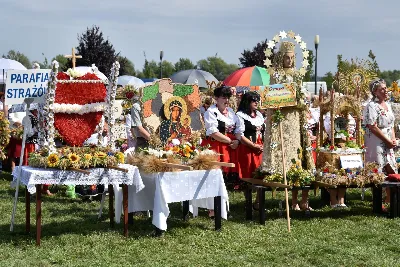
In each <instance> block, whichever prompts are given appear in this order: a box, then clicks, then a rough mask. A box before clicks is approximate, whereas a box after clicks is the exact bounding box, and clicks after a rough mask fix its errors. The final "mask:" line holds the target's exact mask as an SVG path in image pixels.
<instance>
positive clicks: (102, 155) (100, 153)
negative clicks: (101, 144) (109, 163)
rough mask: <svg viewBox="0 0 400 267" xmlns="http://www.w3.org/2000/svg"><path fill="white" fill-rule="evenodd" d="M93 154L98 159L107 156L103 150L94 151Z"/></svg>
mask: <svg viewBox="0 0 400 267" xmlns="http://www.w3.org/2000/svg"><path fill="white" fill-rule="evenodd" d="M94 155H95V157H97V158H99V159H104V158H106V157H107V154H106V153H104V152H101V151H99V152H96V153H95V154H94Z"/></svg>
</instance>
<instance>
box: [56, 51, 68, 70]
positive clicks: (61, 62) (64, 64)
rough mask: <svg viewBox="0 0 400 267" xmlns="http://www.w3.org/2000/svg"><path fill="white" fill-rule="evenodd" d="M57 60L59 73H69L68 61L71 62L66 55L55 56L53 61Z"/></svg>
mask: <svg viewBox="0 0 400 267" xmlns="http://www.w3.org/2000/svg"><path fill="white" fill-rule="evenodd" d="M53 60H57V62H58V66H59V67H58V71H67V70H68V64H69V63H68V61H70V60H69V59H68V58H66V57H65V56H64V55H61V54H59V55H57V56H55V57H54V58H53V59H52V60H51V61H53Z"/></svg>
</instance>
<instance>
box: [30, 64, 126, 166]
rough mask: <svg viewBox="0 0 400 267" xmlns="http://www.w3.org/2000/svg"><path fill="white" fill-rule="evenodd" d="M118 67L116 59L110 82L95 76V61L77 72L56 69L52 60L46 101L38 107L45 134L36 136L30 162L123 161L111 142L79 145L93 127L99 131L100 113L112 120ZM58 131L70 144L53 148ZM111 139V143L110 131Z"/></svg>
mask: <svg viewBox="0 0 400 267" xmlns="http://www.w3.org/2000/svg"><path fill="white" fill-rule="evenodd" d="M118 70H119V63H118V62H115V63H114V64H113V67H112V69H111V79H110V83H109V82H108V81H105V80H101V79H100V78H98V76H97V75H96V73H97V71H98V70H97V68H96V67H95V66H94V65H92V71H93V73H80V72H78V71H76V70H75V69H69V70H68V71H67V73H62V72H60V73H58V63H57V61H53V63H52V71H51V74H50V79H49V86H48V93H47V96H46V102H45V105H44V107H43V109H42V110H40V113H41V114H40V118H41V121H40V123H43V124H44V125H45V127H43V128H41V129H40V131H41V133H40V134H39V136H41V137H44V136H45V135H47V141H46V140H44V138H41V139H40V138H39V145H40V148H41V149H40V150H38V151H37V152H34V153H31V154H30V155H29V159H28V163H29V165H30V166H32V167H39V168H59V169H63V170H65V169H75V170H79V169H86V168H95V167H106V168H118V167H116V166H117V165H118V164H119V163H124V162H125V158H124V155H123V153H121V152H114V147H113V146H111V148H110V147H97V146H91V147H82V145H83V143H84V141H85V140H87V139H88V138H89V137H90V136H91V135H92V134H93V133H95V132H96V128H97V129H98V131H99V133H101V131H102V128H103V126H102V123H103V121H104V120H103V119H102V116H103V114H104V116H105V117H106V118H107V119H108V125H109V128H111V127H112V125H113V124H114V118H113V115H112V112H111V110H112V105H113V103H114V99H115V92H116V86H117V84H116V80H117V77H118V74H119V72H118ZM106 83H108V88H106V86H105V84H106ZM97 126H99V127H97ZM57 132H58V133H59V135H60V136H61V137H62V138H63V139H64V140H65V141H66V143H67V144H68V145H70V147H64V148H61V149H56V148H55V144H54V138H55V135H56V133H57ZM110 132H111V129H110ZM99 136H101V134H99ZM110 139H111V140H110V143H112V141H113V140H112V136H111V134H110ZM100 143H101V140H100V138H99V144H100ZM121 170H123V171H126V170H125V169H121Z"/></svg>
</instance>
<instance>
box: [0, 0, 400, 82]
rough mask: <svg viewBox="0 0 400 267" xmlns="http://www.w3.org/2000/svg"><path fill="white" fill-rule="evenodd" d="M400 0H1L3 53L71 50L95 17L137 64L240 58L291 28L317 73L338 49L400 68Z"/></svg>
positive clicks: (328, 66) (34, 56)
mask: <svg viewBox="0 0 400 267" xmlns="http://www.w3.org/2000/svg"><path fill="white" fill-rule="evenodd" d="M399 9H400V1H398V0H381V1H376V0H374V1H373V0H335V1H333V0H331V1H327V0H287V1H282V0H246V1H243V0H229V1H228V0H201V1H193V0H168V1H166V0H164V1H163V0H145V1H144V0H143V1H138V0H114V1H103V0H96V1H95V0H80V1H77V0H69V1H63V2H62V1H55V0H50V1H49V0H0V25H2V27H1V38H0V40H1V41H0V53H1V54H6V53H7V52H8V51H9V50H11V49H14V50H17V51H20V52H22V53H24V54H25V55H27V56H28V57H29V59H30V60H32V61H34V60H36V61H40V62H42V61H43V60H44V56H43V55H42V53H44V55H45V56H46V57H47V58H48V59H49V60H50V59H51V58H53V57H54V56H55V55H57V54H70V53H71V48H72V47H76V46H77V45H78V41H77V36H78V34H81V33H83V32H84V31H85V30H86V28H87V27H91V26H92V25H97V26H99V27H100V29H101V30H102V32H103V34H104V35H105V36H106V37H107V38H108V39H109V40H110V42H111V43H112V44H113V45H114V47H115V49H116V51H117V52H120V53H121V55H123V56H126V57H127V58H128V59H130V60H131V61H132V62H133V63H134V64H135V68H136V69H142V67H143V64H144V56H143V52H144V51H145V52H146V56H147V59H148V60H156V61H158V60H159V54H160V50H163V51H164V60H168V61H171V62H173V63H174V62H176V61H178V59H179V58H181V57H182V58H189V59H191V60H192V61H193V62H194V63H196V62H197V61H198V60H200V59H204V58H207V57H209V56H214V55H216V54H217V55H218V56H219V57H221V58H222V59H224V60H225V61H226V62H227V63H233V64H239V59H238V58H239V57H240V56H241V53H242V52H243V50H244V49H252V48H253V47H254V46H255V45H256V44H257V43H258V42H260V41H262V40H265V39H272V38H273V37H274V36H275V35H276V34H279V32H280V31H286V32H288V31H290V30H292V31H294V32H295V33H296V34H299V35H300V36H301V37H302V40H304V41H305V42H306V43H307V48H308V49H311V50H314V49H315V48H314V37H315V35H317V34H318V35H319V36H320V44H319V47H318V75H319V76H321V75H323V74H325V73H326V72H328V71H333V72H334V71H335V70H336V64H337V55H338V54H342V55H343V58H344V59H350V58H355V57H359V58H367V55H368V51H369V50H370V49H372V51H373V52H374V54H375V55H376V57H377V61H378V64H379V66H380V69H381V70H393V69H400V64H399V60H400V56H399V51H398V50H399V47H400V31H399V26H400V14H399Z"/></svg>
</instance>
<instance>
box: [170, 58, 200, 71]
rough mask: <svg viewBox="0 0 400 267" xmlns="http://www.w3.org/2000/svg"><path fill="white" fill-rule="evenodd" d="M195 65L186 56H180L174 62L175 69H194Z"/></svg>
mask: <svg viewBox="0 0 400 267" xmlns="http://www.w3.org/2000/svg"><path fill="white" fill-rule="evenodd" d="M195 67H196V66H195V65H194V64H193V63H192V61H191V60H190V59H188V58H180V59H179V60H178V62H176V63H175V71H181V70H190V69H195Z"/></svg>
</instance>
